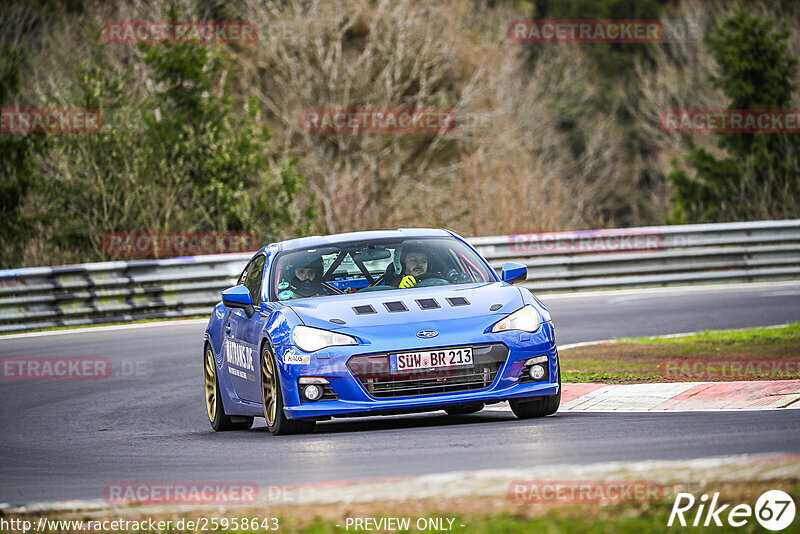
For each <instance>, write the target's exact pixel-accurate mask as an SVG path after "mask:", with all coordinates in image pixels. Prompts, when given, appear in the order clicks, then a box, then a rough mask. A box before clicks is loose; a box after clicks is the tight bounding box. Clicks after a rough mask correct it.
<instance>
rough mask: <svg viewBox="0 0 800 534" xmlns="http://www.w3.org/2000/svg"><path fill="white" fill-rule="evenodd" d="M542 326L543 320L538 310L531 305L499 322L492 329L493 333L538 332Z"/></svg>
mask: <svg viewBox="0 0 800 534" xmlns="http://www.w3.org/2000/svg"><path fill="white" fill-rule="evenodd" d="M541 324H542V318H541V317H540V316H539V312H537V311H536V308H534V307H533V306H531V305H525V306H523V307H522V308H520V309H518V310H517V311H515V312H514V313H510V314H508V315H507V316H505V317H504V318H502V319H500V320H499V321H497V322H496V323H495V324H494V326H493V327H492V332H503V331H504V330H522V331H523V332H536V331H537V330H538V329H539V326H541Z"/></svg>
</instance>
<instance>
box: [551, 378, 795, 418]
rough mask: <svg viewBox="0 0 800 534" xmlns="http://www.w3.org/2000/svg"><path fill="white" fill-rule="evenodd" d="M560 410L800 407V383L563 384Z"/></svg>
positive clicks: (790, 381)
mask: <svg viewBox="0 0 800 534" xmlns="http://www.w3.org/2000/svg"><path fill="white" fill-rule="evenodd" d="M563 387H564V391H563V392H562V394H561V410H565V411H577V412H600V411H602V412H605V411H637V412H639V411H642V412H646V411H664V410H679V411H683V410H763V409H774V408H792V407H794V408H800V402H798V401H800V380H781V381H748V382H672V383H657V384H626V385H606V384H564V386H563Z"/></svg>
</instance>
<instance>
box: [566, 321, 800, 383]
mask: <svg viewBox="0 0 800 534" xmlns="http://www.w3.org/2000/svg"><path fill="white" fill-rule="evenodd" d="M559 356H560V359H561V376H562V380H563V381H564V382H605V383H611V384H635V383H643V382H687V381H688V382H692V381H731V380H774V379H790V378H800V323H793V324H790V325H787V326H783V327H775V328H748V329H744V330H723V331H714V332H711V331H705V332H699V333H697V334H694V335H689V336H681V337H644V338H627V339H619V340H616V341H614V342H609V343H600V344H597V345H588V346H583V347H577V348H574V349H567V350H562V351H560V352H559Z"/></svg>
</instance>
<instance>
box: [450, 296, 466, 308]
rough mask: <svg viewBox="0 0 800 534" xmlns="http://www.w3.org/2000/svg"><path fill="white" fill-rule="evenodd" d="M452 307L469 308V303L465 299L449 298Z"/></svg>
mask: <svg viewBox="0 0 800 534" xmlns="http://www.w3.org/2000/svg"><path fill="white" fill-rule="evenodd" d="M447 302H448V303H449V304H450V306H469V301H468V300H467V299H465V298H464V297H447Z"/></svg>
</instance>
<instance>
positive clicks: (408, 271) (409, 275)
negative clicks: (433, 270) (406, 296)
mask: <svg viewBox="0 0 800 534" xmlns="http://www.w3.org/2000/svg"><path fill="white" fill-rule="evenodd" d="M400 264H401V265H402V267H403V271H402V275H401V276H402V279H401V280H400V285H399V286H398V287H400V288H402V289H405V288H409V287H414V286H415V285H417V281H418V280H417V278H419V277H420V276H422V275H423V274H425V273H427V272H428V253H427V252H426V251H425V249H423V248H421V247H414V246H412V247H408V248H405V249H404V250H403V253H402V254H401V255H400Z"/></svg>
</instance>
